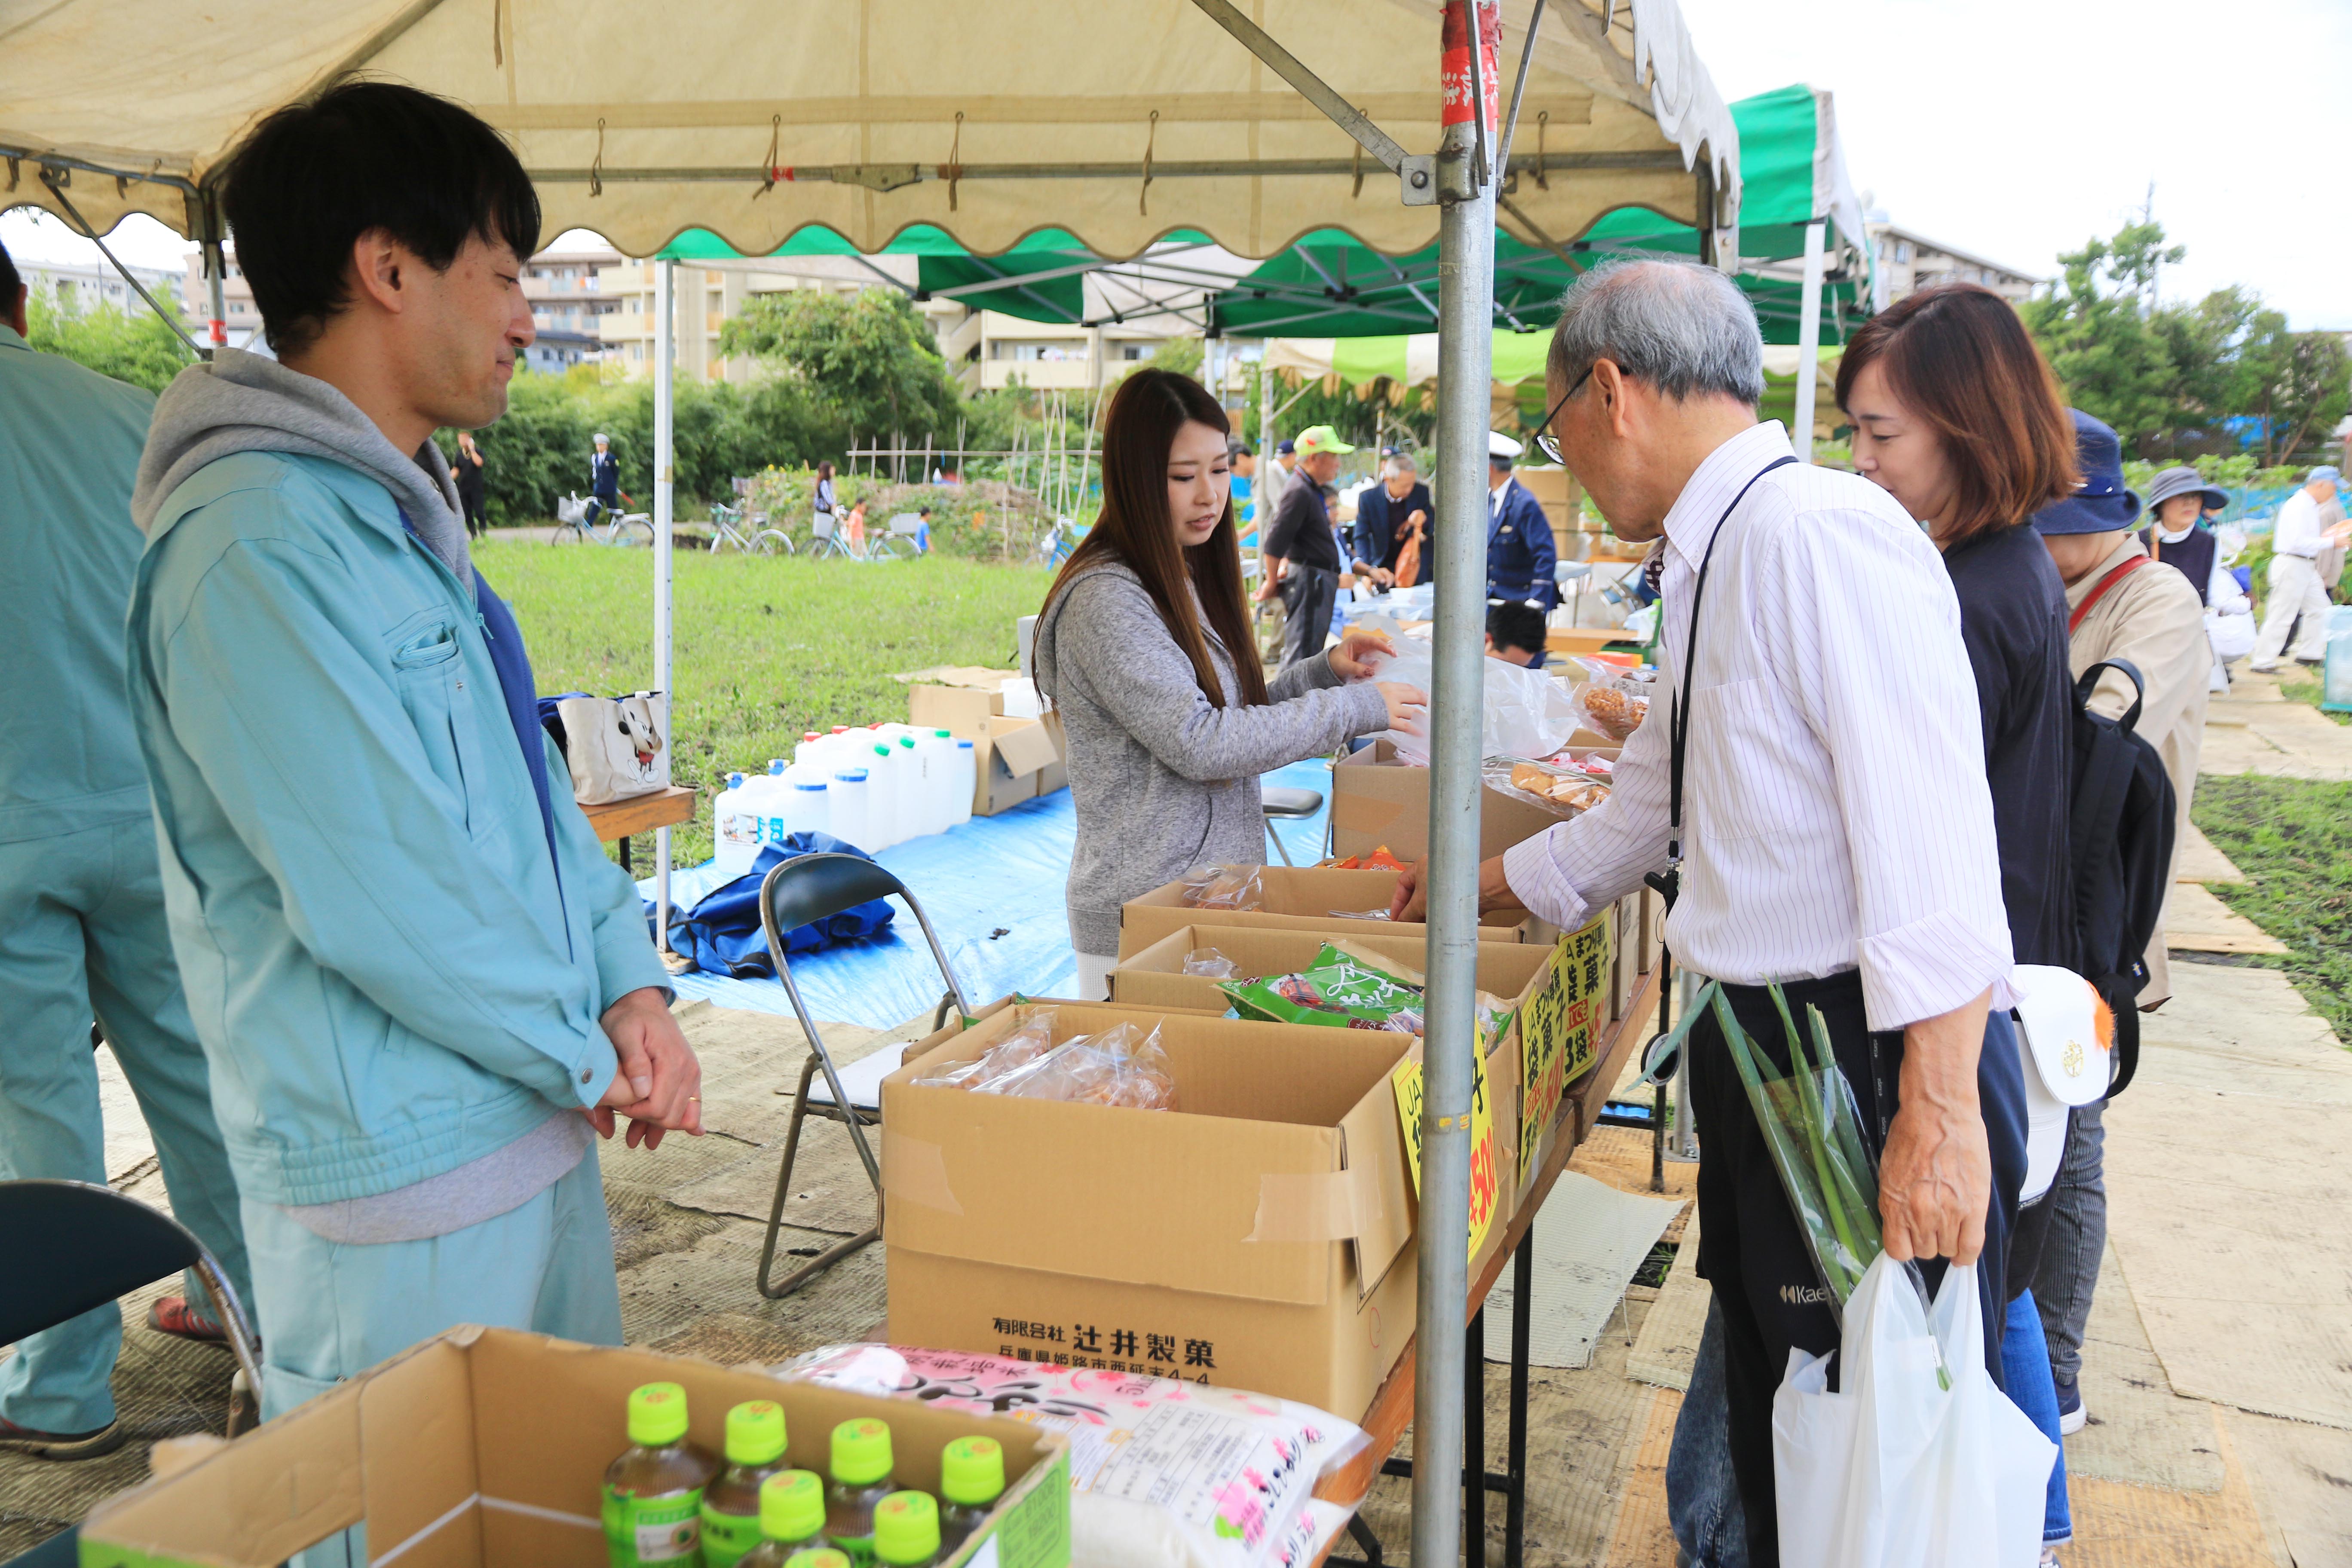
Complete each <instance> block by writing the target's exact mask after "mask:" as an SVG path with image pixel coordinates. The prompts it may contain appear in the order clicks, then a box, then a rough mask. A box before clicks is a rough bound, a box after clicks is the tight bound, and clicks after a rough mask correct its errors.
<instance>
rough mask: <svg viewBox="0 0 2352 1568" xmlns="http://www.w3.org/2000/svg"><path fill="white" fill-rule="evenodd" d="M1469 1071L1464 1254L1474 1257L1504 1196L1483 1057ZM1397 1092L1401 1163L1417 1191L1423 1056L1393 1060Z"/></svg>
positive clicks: (1391, 1078) (1479, 1055)
mask: <svg viewBox="0 0 2352 1568" xmlns="http://www.w3.org/2000/svg"><path fill="white" fill-rule="evenodd" d="M1475 1061H1476V1063H1477V1065H1476V1067H1475V1068H1474V1069H1473V1070H1472V1072H1471V1075H1470V1233H1469V1251H1468V1253H1467V1256H1468V1257H1469V1258H1474V1259H1475V1258H1476V1257H1477V1256H1478V1249H1479V1248H1480V1247H1484V1246H1485V1245H1486V1233H1487V1232H1488V1231H1490V1230H1492V1229H1493V1228H1494V1226H1495V1211H1496V1208H1497V1206H1499V1205H1500V1202H1501V1198H1502V1153H1501V1151H1499V1150H1498V1149H1496V1146H1495V1102H1494V1099H1493V1097H1492V1096H1491V1095H1490V1094H1489V1093H1488V1092H1487V1089H1486V1053H1485V1052H1484V1051H1479V1052H1477V1053H1475ZM1389 1081H1390V1083H1391V1086H1392V1087H1393V1088H1394V1089H1395V1090H1396V1102H1397V1121H1398V1124H1399V1125H1400V1126H1401V1127H1402V1129H1403V1131H1404V1152H1405V1163H1406V1164H1407V1165H1408V1166H1410V1167H1411V1169H1412V1190H1413V1195H1414V1196H1415V1197H1418V1196H1420V1194H1421V1145H1422V1101H1423V1079H1422V1072H1421V1058H1420V1057H1419V1056H1414V1057H1412V1058H1407V1059H1406V1060H1404V1061H1402V1062H1400V1063H1398V1064H1397V1068H1396V1071H1394V1072H1392V1073H1391V1074H1390V1075H1389Z"/></svg>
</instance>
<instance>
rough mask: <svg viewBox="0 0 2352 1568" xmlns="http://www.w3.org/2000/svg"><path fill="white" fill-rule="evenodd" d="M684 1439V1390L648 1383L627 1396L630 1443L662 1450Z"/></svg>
mask: <svg viewBox="0 0 2352 1568" xmlns="http://www.w3.org/2000/svg"><path fill="white" fill-rule="evenodd" d="M683 1436H686V1390H685V1389H683V1388H680V1387H679V1386H678V1385H677V1384H674V1383H649V1384H646V1385H645V1386H644V1387H643V1388H640V1389H636V1390H635V1391H634V1392H632V1393H631V1394H630V1395H629V1441H630V1442H632V1443H635V1445H637V1447H640V1448H661V1447H667V1446H668V1445H670V1444H672V1443H675V1442H677V1440H678V1439H679V1438H680V1437H683Z"/></svg>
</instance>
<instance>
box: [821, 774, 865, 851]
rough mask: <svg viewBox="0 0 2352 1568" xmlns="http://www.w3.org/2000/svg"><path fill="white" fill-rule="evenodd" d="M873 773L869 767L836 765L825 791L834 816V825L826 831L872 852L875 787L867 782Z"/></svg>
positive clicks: (847, 842) (827, 803)
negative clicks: (839, 766)
mask: <svg viewBox="0 0 2352 1568" xmlns="http://www.w3.org/2000/svg"><path fill="white" fill-rule="evenodd" d="M871 777H872V774H871V773H870V771H869V770H867V769H866V768H836V769H835V770H834V774H833V784H832V785H831V786H830V787H829V788H827V789H826V791H825V800H826V805H828V806H829V807H830V809H831V811H832V817H833V826H830V827H828V828H826V829H825V831H826V832H828V833H830V834H832V835H833V836H834V837H835V838H838V839H840V840H841V841H842V842H843V843H845V844H853V845H856V847H858V848H860V849H864V850H866V851H868V852H869V853H870V852H871V851H872V849H873V845H872V843H871V842H870V841H871V840H872V838H873V837H874V813H873V804H872V803H873V790H872V787H871V785H870V784H868V782H867V781H868V780H869V779H870V778H871Z"/></svg>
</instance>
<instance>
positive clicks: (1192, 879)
mask: <svg viewBox="0 0 2352 1568" xmlns="http://www.w3.org/2000/svg"><path fill="white" fill-rule="evenodd" d="M1261 869H1263V868H1262V867H1257V866H1195V867H1193V868H1192V869H1191V870H1189V871H1187V872H1185V873H1184V876H1183V887H1184V906H1185V908H1187V909H1194V910H1255V909H1259V908H1262V907H1263V906H1264V905H1265V895H1264V893H1263V891H1262V890H1261V889H1260V888H1259V885H1258V872H1259V871H1260V870H1261Z"/></svg>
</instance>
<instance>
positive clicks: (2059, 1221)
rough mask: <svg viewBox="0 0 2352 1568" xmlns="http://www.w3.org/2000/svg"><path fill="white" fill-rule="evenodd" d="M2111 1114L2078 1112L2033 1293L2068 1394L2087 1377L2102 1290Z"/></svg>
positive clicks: (2102, 1104)
mask: <svg viewBox="0 0 2352 1568" xmlns="http://www.w3.org/2000/svg"><path fill="white" fill-rule="evenodd" d="M2106 1110H2107V1102H2106V1101H2105V1100H2095V1101H2094V1102H2093V1103H2091V1104H2089V1105H2085V1106H2081V1107H2079V1108H2077V1109H2076V1110H2075V1112H2074V1121H2073V1122H2072V1123H2071V1124H2070V1125H2069V1126H2068V1128H2067V1130H2066V1152H2065V1155H2064V1157H2063V1158H2062V1159H2061V1160H2060V1161H2059V1163H2058V1180H2057V1183H2056V1184H2054V1185H2053V1187H2052V1188H2051V1189H2050V1195H2049V1196H2048V1197H2046V1198H2044V1199H2043V1200H2042V1202H2044V1203H2047V1204H2051V1205H2054V1207H2053V1209H2052V1211H2051V1215H2050V1230H2049V1238H2048V1240H2047V1241H2045V1242H2044V1243H2043V1245H2042V1262H2041V1265H2040V1267H2038V1268H2036V1269H2035V1270H2034V1273H2033V1291H2032V1294H2033V1299H2034V1300H2035V1302H2036V1303H2038V1304H2039V1306H2040V1309H2041V1312H2042V1332H2043V1334H2044V1335H2045V1336H2047V1338H2048V1339H2049V1342H2050V1372H2051V1375H2053V1377H2055V1378H2056V1379H2057V1380H2058V1389H2059V1392H2060V1394H2062V1395H2063V1394H2068V1393H2071V1392H2072V1391H2073V1390H2074V1384H2075V1382H2076V1380H2077V1379H2079V1378H2080V1377H2081V1376H2082V1374H2083V1332H2084V1329H2085V1328H2086V1327H2087V1326H2088V1325H2089V1323H2090V1321H2091V1294H2092V1292H2093V1291H2094V1290H2095V1289H2098V1284H2099V1256H2100V1254H2102V1253H2104V1252H2105V1250H2106V1247H2107V1179H2106V1144H2107V1133H2106V1128H2105V1115H2106Z"/></svg>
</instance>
